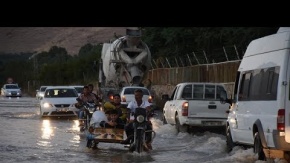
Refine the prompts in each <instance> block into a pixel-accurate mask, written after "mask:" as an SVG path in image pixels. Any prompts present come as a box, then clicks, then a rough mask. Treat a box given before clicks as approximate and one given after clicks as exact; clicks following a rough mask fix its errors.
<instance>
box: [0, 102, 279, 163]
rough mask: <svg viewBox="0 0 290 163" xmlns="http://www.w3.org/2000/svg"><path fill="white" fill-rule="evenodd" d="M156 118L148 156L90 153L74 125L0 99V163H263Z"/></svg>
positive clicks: (221, 140)
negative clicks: (181, 131) (41, 115)
mask: <svg viewBox="0 0 290 163" xmlns="http://www.w3.org/2000/svg"><path fill="white" fill-rule="evenodd" d="M159 117H160V116H159ZM159 117H157V118H153V120H152V123H153V129H154V130H155V132H156V134H157V135H156V137H155V139H154V140H153V143H152V146H153V150H152V151H151V152H149V153H141V154H138V153H135V152H134V153H130V152H129V151H128V149H127V148H124V146H123V145H121V144H114V143H99V145H98V149H95V150H93V149H88V148H87V147H86V138H85V134H84V133H81V132H79V127H78V126H79V123H78V121H77V120H74V119H67V118H62V119H42V118H41V117H40V115H39V105H38V101H37V100H36V99H35V98H32V97H20V98H7V97H0V133H1V134H0V162H5V163H8V162H29V163H30V162H49V163H51V162H97V163H103V162H113V163H122V162H158V163H159V162H166V163H171V162H172V163H178V162H194V163H195V162H196V163H199V162H202V163H214V162H215V163H225V162H229V163H230V162H231V163H232V162H237V163H258V162H263V161H257V156H256V155H254V154H253V152H252V150H253V149H252V148H250V149H243V148H241V147H235V148H234V149H233V151H232V152H231V153H227V152H226V141H225V136H224V134H220V133H215V132H210V131H205V132H202V133H195V134H188V133H177V132H176V130H175V128H174V126H171V125H169V124H166V125H163V124H162V122H161V120H160V118H159ZM280 162H281V161H280Z"/></svg>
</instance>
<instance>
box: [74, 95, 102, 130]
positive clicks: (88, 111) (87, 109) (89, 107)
mask: <svg viewBox="0 0 290 163" xmlns="http://www.w3.org/2000/svg"><path fill="white" fill-rule="evenodd" d="M77 100H78V101H80V99H79V98H77ZM81 103H82V105H81V107H80V109H83V111H84V114H83V117H82V119H81V120H84V126H82V127H81V128H80V131H85V130H86V129H88V128H89V126H90V120H91V118H92V115H93V113H94V112H95V111H96V110H97V106H98V105H96V104H95V103H91V102H83V101H81Z"/></svg>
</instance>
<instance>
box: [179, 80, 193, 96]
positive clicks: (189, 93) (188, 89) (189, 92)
mask: <svg viewBox="0 0 290 163" xmlns="http://www.w3.org/2000/svg"><path fill="white" fill-rule="evenodd" d="M181 98H185V99H192V84H190V85H186V86H185V87H184V88H183V90H182V95H181Z"/></svg>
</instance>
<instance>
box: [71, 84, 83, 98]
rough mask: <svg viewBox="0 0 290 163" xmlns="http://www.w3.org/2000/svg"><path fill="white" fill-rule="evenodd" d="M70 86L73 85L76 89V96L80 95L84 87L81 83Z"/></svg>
mask: <svg viewBox="0 0 290 163" xmlns="http://www.w3.org/2000/svg"><path fill="white" fill-rule="evenodd" d="M72 87H74V88H75V89H76V90H77V92H78V96H80V95H81V94H82V93H83V89H84V86H83V85H73V86H72Z"/></svg>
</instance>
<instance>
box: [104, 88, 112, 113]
mask: <svg viewBox="0 0 290 163" xmlns="http://www.w3.org/2000/svg"><path fill="white" fill-rule="evenodd" d="M107 98H108V99H107V100H108V101H106V102H105V103H104V105H103V108H104V111H105V112H106V111H108V110H112V109H114V108H115V105H114V92H112V91H109V92H108V94H107Z"/></svg>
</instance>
